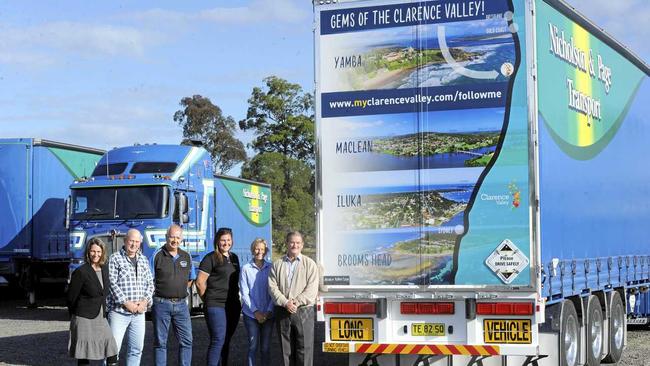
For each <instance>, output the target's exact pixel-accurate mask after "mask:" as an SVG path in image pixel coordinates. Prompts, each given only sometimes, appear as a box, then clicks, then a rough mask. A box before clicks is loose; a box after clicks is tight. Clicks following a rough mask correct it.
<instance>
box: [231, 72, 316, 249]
mask: <svg viewBox="0 0 650 366" xmlns="http://www.w3.org/2000/svg"><path fill="white" fill-rule="evenodd" d="M264 83H265V85H264V87H263V88H259V87H255V88H253V92H252V94H251V97H250V98H249V99H248V105H249V107H248V113H247V114H246V118H245V119H243V120H241V121H239V127H240V128H241V129H242V130H244V131H246V130H249V129H252V130H254V131H255V134H256V137H255V139H254V140H253V141H252V143H251V144H250V145H249V146H250V147H252V148H253V149H254V150H255V151H256V152H258V155H256V156H255V157H254V158H253V159H252V160H251V161H249V162H247V163H246V164H244V166H243V167H242V177H243V178H247V179H253V180H259V181H262V182H267V183H270V184H271V189H272V194H273V244H274V246H275V249H276V250H277V252H280V253H282V252H284V251H285V250H286V248H285V246H284V239H285V234H286V233H287V232H288V231H290V230H299V231H301V232H302V233H303V235H304V236H305V238H304V239H305V244H306V246H310V244H313V239H314V231H315V230H314V228H315V220H314V140H315V139H314V111H313V108H314V98H313V96H312V95H311V94H309V93H305V92H303V90H302V88H301V87H300V85H298V84H292V83H289V82H288V81H286V80H284V79H281V78H278V77H276V76H270V77H267V78H266V79H264ZM308 250H309V249H308Z"/></svg>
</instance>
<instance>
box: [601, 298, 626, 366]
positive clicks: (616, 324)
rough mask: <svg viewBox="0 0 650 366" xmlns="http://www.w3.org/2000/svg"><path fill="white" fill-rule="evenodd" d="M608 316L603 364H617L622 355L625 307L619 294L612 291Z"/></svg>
mask: <svg viewBox="0 0 650 366" xmlns="http://www.w3.org/2000/svg"><path fill="white" fill-rule="evenodd" d="M610 309H611V312H610V315H609V353H608V354H607V356H606V357H605V359H604V360H603V363H617V362H618V361H620V360H621V356H622V355H623V340H624V339H625V306H624V305H623V300H622V299H621V294H620V293H618V291H614V293H613V294H612V300H611V305H610Z"/></svg>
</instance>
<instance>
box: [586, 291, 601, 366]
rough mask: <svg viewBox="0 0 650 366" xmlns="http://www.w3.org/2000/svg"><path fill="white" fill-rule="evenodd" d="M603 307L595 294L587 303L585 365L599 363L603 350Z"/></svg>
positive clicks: (593, 365) (595, 365)
mask: <svg viewBox="0 0 650 366" xmlns="http://www.w3.org/2000/svg"><path fill="white" fill-rule="evenodd" d="M603 328H604V327H603V309H602V307H601V306H600V301H599V300H598V298H597V297H596V296H593V295H592V296H589V301H588V303H587V366H598V365H600V359H601V356H602V352H603Z"/></svg>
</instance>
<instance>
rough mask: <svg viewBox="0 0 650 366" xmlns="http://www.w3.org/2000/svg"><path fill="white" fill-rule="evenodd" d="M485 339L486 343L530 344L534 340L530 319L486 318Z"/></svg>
mask: <svg viewBox="0 0 650 366" xmlns="http://www.w3.org/2000/svg"><path fill="white" fill-rule="evenodd" d="M483 339H484V341H485V343H506V344H507V343H517V344H530V343H532V342H533V332H532V330H531V323H530V319H485V320H483Z"/></svg>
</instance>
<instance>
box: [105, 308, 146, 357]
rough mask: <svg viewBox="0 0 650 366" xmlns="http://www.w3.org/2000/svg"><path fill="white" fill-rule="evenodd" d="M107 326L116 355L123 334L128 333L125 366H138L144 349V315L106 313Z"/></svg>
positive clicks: (120, 346)
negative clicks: (114, 344)
mask: <svg viewBox="0 0 650 366" xmlns="http://www.w3.org/2000/svg"><path fill="white" fill-rule="evenodd" d="M108 324H109V325H110V326H111V332H112V333H113V338H115V343H117V354H118V355H119V353H120V348H122V340H123V339H124V333H126V332H127V331H128V333H129V334H128V343H127V348H126V364H127V365H128V366H137V365H140V358H141V357H142V349H143V348H144V332H145V321H144V314H128V315H127V314H122V313H118V312H117V311H111V312H109V313H108Z"/></svg>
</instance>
